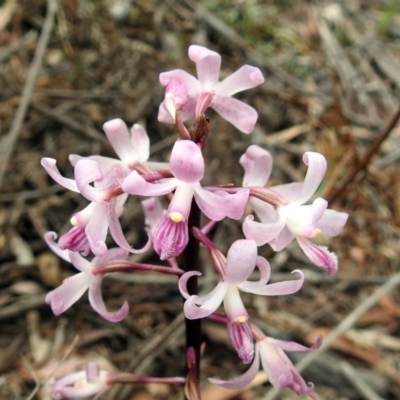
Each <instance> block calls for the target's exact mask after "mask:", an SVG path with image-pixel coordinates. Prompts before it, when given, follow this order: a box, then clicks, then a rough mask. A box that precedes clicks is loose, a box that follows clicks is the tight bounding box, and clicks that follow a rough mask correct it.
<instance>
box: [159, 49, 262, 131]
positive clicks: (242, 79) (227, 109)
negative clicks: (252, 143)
mask: <svg viewBox="0 0 400 400" xmlns="http://www.w3.org/2000/svg"><path fill="white" fill-rule="evenodd" d="M189 58H190V59H191V60H192V61H193V62H194V63H195V64H196V69H197V76H198V79H196V78H195V77H194V76H192V75H190V74H188V73H187V72H186V71H183V70H181V69H175V70H172V71H168V72H163V73H161V74H160V83H161V85H162V86H164V87H166V97H165V100H164V101H163V102H162V103H161V105H160V108H159V113H158V120H159V121H160V122H166V123H173V122H174V120H175V111H176V110H179V113H180V116H181V118H182V120H183V121H186V120H188V119H190V118H194V117H197V116H199V115H200V114H202V113H204V112H205V111H206V109H207V108H208V107H211V108H213V109H214V110H215V111H216V112H217V113H218V114H220V115H221V116H222V117H223V118H225V119H226V120H227V121H229V122H230V123H231V124H233V125H234V126H235V127H236V128H238V129H239V130H241V131H242V132H244V133H250V132H251V131H252V130H253V129H254V126H255V124H256V122H257V112H256V110H254V108H252V107H250V106H249V105H247V104H245V103H243V102H242V101H240V100H237V99H235V98H233V97H232V96H233V95H234V94H235V93H238V92H241V91H243V90H247V89H251V88H253V87H256V86H258V85H260V84H262V83H263V82H264V77H263V75H262V73H261V71H260V69H259V68H256V67H252V66H250V65H244V66H243V67H241V68H240V69H239V70H237V71H236V72H235V73H233V74H232V75H229V76H228V77H227V78H225V79H224V80H223V81H221V82H219V72H220V68H221V56H220V55H219V54H218V53H216V52H215V51H211V50H209V49H207V48H205V47H202V46H197V45H192V46H190V47H189Z"/></svg>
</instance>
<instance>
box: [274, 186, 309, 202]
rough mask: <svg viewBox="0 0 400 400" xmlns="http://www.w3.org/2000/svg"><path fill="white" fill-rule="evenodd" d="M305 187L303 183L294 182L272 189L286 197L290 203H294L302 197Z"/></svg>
mask: <svg viewBox="0 0 400 400" xmlns="http://www.w3.org/2000/svg"><path fill="white" fill-rule="evenodd" d="M303 185H304V183H303V182H292V183H286V184H284V185H277V186H274V187H271V189H272V190H273V191H274V192H276V193H278V194H279V195H281V196H282V197H284V198H285V199H286V200H287V201H288V202H293V201H295V200H296V199H297V198H298V197H299V196H300V194H301V191H302V190H303Z"/></svg>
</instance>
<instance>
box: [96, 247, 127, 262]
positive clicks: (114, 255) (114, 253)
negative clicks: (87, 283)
mask: <svg viewBox="0 0 400 400" xmlns="http://www.w3.org/2000/svg"><path fill="white" fill-rule="evenodd" d="M128 256H129V252H128V251H127V250H124V249H121V248H119V247H115V248H113V249H109V250H108V251H107V253H106V255H104V256H102V257H94V258H93V260H92V262H91V264H92V265H100V264H103V265H104V264H107V263H109V262H112V261H115V260H126V259H127V258H128Z"/></svg>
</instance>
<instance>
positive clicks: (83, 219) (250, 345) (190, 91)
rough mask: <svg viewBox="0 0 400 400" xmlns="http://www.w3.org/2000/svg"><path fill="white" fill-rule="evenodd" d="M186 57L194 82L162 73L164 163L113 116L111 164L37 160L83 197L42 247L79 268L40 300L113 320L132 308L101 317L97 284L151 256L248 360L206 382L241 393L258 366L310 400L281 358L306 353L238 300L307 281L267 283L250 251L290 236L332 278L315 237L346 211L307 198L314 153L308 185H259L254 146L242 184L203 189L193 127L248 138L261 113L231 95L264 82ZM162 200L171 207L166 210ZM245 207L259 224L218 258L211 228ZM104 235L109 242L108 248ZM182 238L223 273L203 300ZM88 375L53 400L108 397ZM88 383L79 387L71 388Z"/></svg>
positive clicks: (315, 157)
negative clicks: (235, 372)
mask: <svg viewBox="0 0 400 400" xmlns="http://www.w3.org/2000/svg"><path fill="white" fill-rule="evenodd" d="M189 58H190V59H191V60H192V61H193V62H194V63H195V65H196V69H197V76H198V78H197V79H196V78H195V77H193V76H192V75H190V74H188V73H187V72H185V71H183V70H180V69H175V70H172V71H169V72H163V73H162V74H161V75H160V83H161V85H162V86H164V87H165V98H164V100H163V101H162V103H161V105H160V107H159V114H158V120H159V121H161V122H165V123H176V126H177V130H178V134H179V136H180V139H178V140H177V141H176V142H175V143H174V145H173V147H172V151H171V155H170V158H169V161H168V162H159V161H149V157H150V151H149V149H150V140H149V137H148V135H147V133H146V131H145V129H144V128H143V127H142V126H140V125H138V124H135V125H133V127H132V128H131V129H128V127H127V126H126V124H125V123H124V122H123V121H122V120H120V119H113V120H111V121H108V122H106V123H105V124H104V126H103V129H104V132H105V134H106V136H107V138H108V140H109V141H110V143H111V145H112V147H113V148H114V150H115V152H116V154H117V155H118V158H115V159H114V158H108V157H102V156H98V155H96V156H91V157H81V156H78V155H75V154H73V155H70V157H69V161H70V163H71V165H72V167H73V172H74V179H72V178H66V177H64V176H63V175H62V174H61V173H60V172H59V170H58V167H57V165H56V160H54V159H52V158H43V159H42V161H41V163H42V166H43V167H44V168H45V169H46V171H47V172H48V174H49V175H50V177H51V178H53V180H55V181H56V182H57V183H58V184H60V185H62V186H64V187H65V188H66V189H68V190H71V191H74V192H76V193H80V194H81V195H82V196H83V197H85V198H86V199H87V200H88V205H87V206H86V207H85V208H84V209H83V210H81V211H78V212H77V213H75V214H74V215H72V217H71V224H72V228H71V229H70V230H69V231H68V232H66V233H64V234H63V235H61V236H60V238H59V239H58V242H56V239H57V236H58V235H57V233H55V232H48V233H47V234H46V235H45V239H46V241H47V243H48V245H49V246H50V248H51V249H52V250H53V251H54V252H55V253H56V254H58V255H59V256H60V257H61V258H63V259H64V260H65V261H67V262H69V263H71V264H72V265H73V266H74V267H75V268H76V269H78V270H79V271H80V272H79V273H77V274H76V275H74V276H72V277H69V278H67V279H66V280H65V281H64V282H63V283H62V285H61V286H59V287H58V288H56V289H54V290H52V291H51V292H50V293H49V294H48V295H47V297H46V301H47V303H48V304H50V306H51V308H52V310H53V312H54V314H56V315H59V314H61V313H63V312H64V311H66V310H67V309H69V308H70V307H71V306H72V304H74V303H75V302H76V301H77V300H78V299H79V298H80V297H81V296H82V295H83V293H84V292H86V290H88V292H89V302H90V304H91V306H92V307H93V309H94V310H95V311H96V312H98V313H99V314H100V315H101V316H102V317H104V318H105V319H107V320H109V321H111V322H118V321H121V320H122V319H123V318H125V317H126V316H127V314H128V312H129V306H128V304H127V302H124V303H123V304H122V306H121V307H120V309H119V310H117V311H113V312H110V311H108V310H107V308H106V306H105V303H104V301H103V297H102V294H101V282H102V279H103V278H104V277H105V276H106V275H108V274H109V273H112V272H116V271H122V270H123V271H126V270H127V268H130V269H131V270H133V269H135V268H136V269H141V270H143V269H144V270H146V268H147V269H148V270H154V268H153V267H154V266H150V265H149V264H137V263H136V264H135V263H130V261H129V260H128V257H129V254H130V253H135V254H138V253H145V252H147V251H149V250H151V249H153V250H154V251H155V252H156V253H157V254H158V255H159V257H160V259H161V260H166V261H168V263H169V264H170V268H171V269H172V270H173V271H174V273H175V274H176V275H178V276H180V279H179V290H180V293H181V294H182V296H183V298H184V299H185V303H184V314H185V317H186V318H187V319H188V320H194V319H200V318H206V317H210V318H214V319H218V318H220V317H218V314H216V312H217V310H218V309H219V307H220V306H221V305H223V308H224V312H225V315H226V317H222V318H225V319H223V321H224V322H225V323H226V325H227V332H228V336H229V338H230V340H231V343H232V345H233V347H234V349H235V350H236V352H237V353H238V355H239V358H240V359H241V360H242V361H243V362H244V363H247V364H248V363H252V364H251V367H250V369H249V371H248V372H246V373H245V374H244V375H242V376H241V377H239V378H237V379H234V380H232V381H222V380H218V379H212V380H211V381H212V382H213V383H215V384H218V385H221V386H224V387H228V388H239V387H243V386H244V385H247V384H248V383H249V382H251V380H252V379H253V378H254V376H255V374H256V372H257V371H258V368H259V365H260V362H261V365H262V366H263V368H264V370H265V371H266V372H267V374H268V376H269V379H270V382H271V383H272V384H273V385H274V386H275V387H276V388H278V389H282V388H285V387H289V388H291V389H292V390H294V391H295V392H296V393H305V394H307V395H309V396H310V397H314V394H313V386H312V384H306V383H305V382H304V380H303V379H302V377H301V376H300V375H299V374H298V373H297V372H296V370H295V368H294V366H293V365H292V364H291V362H290V361H289V359H288V358H287V356H286V355H285V353H284V352H283V351H284V350H285V351H304V350H308V349H306V348H305V347H304V346H302V345H300V344H296V343H293V342H282V341H279V340H276V339H273V338H270V337H266V336H265V335H264V334H263V333H262V332H261V331H260V329H259V328H257V327H256V326H255V325H254V324H253V323H252V322H251V320H250V314H249V312H248V311H247V310H246V307H245V305H244V303H243V301H242V299H241V295H240V293H241V292H245V293H250V294H253V295H258V296H281V295H290V294H294V293H296V292H298V291H299V290H300V289H301V287H302V285H303V283H304V274H303V272H302V271H300V270H296V271H293V272H294V273H295V274H296V276H297V279H292V280H287V281H282V282H275V283H270V278H271V273H272V271H271V267H270V264H269V262H268V261H267V260H266V259H265V258H264V257H261V256H259V255H258V247H260V246H263V245H265V244H267V243H268V244H269V245H270V246H271V247H272V248H273V250H275V251H280V250H282V249H284V248H285V247H286V246H288V245H289V244H290V243H291V242H292V241H293V240H296V241H297V243H298V244H299V245H300V247H301V248H302V250H303V251H304V253H305V254H306V256H307V257H308V258H309V259H310V261H311V262H312V263H313V264H315V265H317V266H318V267H321V268H324V269H326V271H327V272H328V274H329V275H331V274H334V273H335V272H336V271H337V269H338V261H337V257H336V255H335V254H334V253H332V252H330V251H329V250H328V249H327V248H325V247H323V246H318V245H316V244H314V243H313V242H312V239H313V238H315V237H316V236H318V235H320V234H325V235H326V236H336V235H338V234H339V233H340V231H341V230H342V229H343V227H344V225H345V223H346V220H347V217H348V215H347V214H345V213H342V212H337V211H334V210H331V209H328V204H327V202H326V200H324V199H322V198H321V197H318V196H315V195H316V193H318V188H319V186H320V184H321V182H322V179H323V177H324V175H325V172H326V168H327V162H326V160H325V158H324V156H323V155H321V154H318V153H315V152H311V151H309V152H306V153H305V154H304V156H303V162H304V163H305V164H306V166H307V168H308V169H307V173H306V176H305V179H304V182H294V183H289V184H283V185H279V186H274V187H271V188H267V187H265V185H266V184H267V182H268V179H269V177H270V174H271V171H272V157H271V155H270V153H269V152H268V151H266V150H264V149H262V148H260V147H258V146H255V145H252V146H250V147H249V148H248V149H247V151H246V152H245V153H244V154H243V156H242V157H241V159H240V164H241V165H242V167H243V168H244V178H243V186H242V187H239V188H235V187H232V186H231V185H228V184H227V185H226V186H212V185H207V186H204V185H202V180H203V178H204V176H205V174H206V164H205V161H204V158H203V153H202V151H203V149H204V147H205V141H206V140H208V139H207V136H208V131H207V132H205V131H204V132H203V131H199V132H196V129H203V128H199V126H201V124H198V125H196V124H197V123H198V122H199V121H203V122H204V121H205V120H206V119H205V117H204V113H205V112H206V111H207V109H208V108H213V109H214V110H215V111H216V112H217V113H218V114H220V115H221V116H222V117H224V118H225V119H227V120H228V121H229V122H231V123H232V124H233V125H234V126H235V127H236V128H237V129H239V130H241V131H242V132H244V133H250V132H251V131H252V130H253V129H254V127H255V124H256V122H257V112H256V111H255V110H254V109H253V108H252V107H251V106H249V105H247V104H245V103H244V102H242V101H240V100H237V99H235V98H233V97H232V96H233V95H234V94H236V93H238V92H240V91H243V90H246V89H250V88H254V87H256V86H258V85H260V84H262V83H263V82H264V78H263V75H262V73H261V71H260V70H259V69H258V68H256V67H253V66H249V65H245V66H243V67H242V68H240V69H239V70H237V71H236V72H234V73H233V74H232V75H230V76H228V77H226V78H225V79H224V80H222V81H220V80H219V73H220V68H221V56H220V55H219V54H218V53H216V52H214V51H212V50H209V49H207V48H205V47H202V46H197V45H193V46H190V48H189ZM202 118H203V119H202ZM189 120H192V121H193V125H192V126H191V127H190V128H189V129H187V128H186V127H185V126H184V125H183V122H185V121H189ZM129 196H137V197H139V198H140V199H141V200H142V206H143V212H144V217H145V224H143V225H142V226H141V225H140V224H139V225H138V229H139V230H140V231H143V233H144V235H143V236H144V237H145V236H146V232H147V236H148V238H147V240H146V242H145V241H143V242H145V244H144V245H142V247H140V246H139V247H138V248H133V247H132V245H131V244H130V243H128V241H127V239H126V238H125V236H124V233H123V229H122V227H121V222H120V218H121V217H123V213H124V208H125V207H126V203H127V199H128V197H129ZM162 198H163V199H164V200H161V199H162ZM163 201H164V202H165V201H168V205H167V206H166V208H165V209H164V207H163V205H162V204H163ZM194 207H197V208H198V209H199V210H200V211H201V213H202V214H203V215H204V216H205V217H207V218H208V220H209V222H208V224H207V225H206V226H205V227H203V229H202V228H201V227H200V226H192V225H191V222H190V217H191V213H192V211H193V209H194ZM249 208H251V209H252V210H253V211H254V214H255V216H254V215H248V216H247V217H245V219H244V222H243V234H244V237H245V238H244V239H239V240H236V241H235V242H233V243H229V245H230V247H229V250H228V252H227V255H226V256H225V255H224V254H223V253H222V252H220V251H219V250H218V249H217V247H216V246H215V245H214V243H213V242H212V241H211V240H210V239H209V238H208V236H207V232H209V231H210V229H211V228H212V227H214V226H215V225H216V224H217V223H218V222H219V221H222V220H223V219H225V218H230V219H234V220H240V219H241V218H242V217H243V216H244V213H245V210H246V209H249ZM255 217H257V219H256V218H255ZM108 233H110V236H111V238H112V240H113V241H114V242H115V244H116V247H114V248H111V249H110V248H109V244H108V243H109V240H108V236H109V235H108ZM190 239H193V240H198V242H200V243H202V244H203V245H204V246H205V247H206V248H207V249H208V251H209V253H210V255H211V262H212V264H213V266H214V268H215V270H216V272H217V274H218V276H219V280H218V283H217V284H216V286H215V288H214V289H213V290H211V291H210V292H209V293H207V294H204V295H199V294H198V293H197V292H196V293H193V291H192V289H189V285H190V282H191V281H190V280H195V279H197V278H198V277H199V276H201V275H202V274H201V272H200V271H198V270H195V269H191V266H190V265H189V266H187V265H186V269H185V271H186V272H185V273H183V271H182V270H180V269H179V268H178V264H179V260H178V259H177V257H179V256H180V255H181V254H182V253H183V252H184V250H185V249H186V248H187V245H188V243H189V240H190ZM197 244H198V243H197ZM90 253H93V257H91V260H90V261H89V260H88V259H87V258H86V257H88V256H89V255H90ZM162 268H164V270H165V268H166V267H160V268H159V270H160V271H161V270H162ZM255 272H256V273H258V274H259V275H258V276H259V278H258V280H254V278H253V274H254V273H255ZM319 344H320V342H318V343H316V344H315V345H314V346H313V347H312V348H311V349H314V348H317V347H318V346H319ZM89 375H90V374H88V373H86V375H85V373H78V374H76V375H73V376H71V377H69V378H68V379H67V378H66V379H65V380H59V381H56V382H54V383H53V388H54V398H60V399H61V398H69V397H70V396H72V395H74V396H75V395H84V394H92V393H96V392H95V391H96V390H98V392H100V391H102V390H105V388H106V387H107V385H106V384H105V380H104V379H103V378H104V377H103V375H102V374H100V375H99V374H97V375H96V377H95V378H94V379H89ZM85 377H87V378H85ZM85 379H86V383H85V384H84V387H85V390H82V391H77V390H75V389H71V388H68V387H67V386H68V385H69V384H70V383H71V384H74V383H75V382H77V381H78V380H79V381H83V380H85Z"/></svg>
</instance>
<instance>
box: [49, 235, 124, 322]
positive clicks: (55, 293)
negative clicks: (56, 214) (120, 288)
mask: <svg viewBox="0 0 400 400" xmlns="http://www.w3.org/2000/svg"><path fill="white" fill-rule="evenodd" d="M44 238H45V240H46V242H47V244H48V245H49V247H50V248H51V249H52V250H53V251H54V252H55V253H56V254H57V255H58V256H59V257H61V258H63V259H64V260H65V261H68V262H70V263H72V265H73V266H74V267H75V268H76V269H78V270H79V271H81V272H80V273H79V274H76V275H74V276H71V277H69V278H67V279H65V280H64V282H63V283H62V285H61V286H59V287H58V288H56V289H54V290H52V291H51V292H49V293H48V294H47V296H46V303H47V304H50V306H51V309H52V310H53V313H54V314H55V315H60V314H61V313H63V312H64V311H66V310H67V309H68V308H70V307H71V306H72V304H74V303H75V302H76V301H78V300H79V299H80V297H81V296H82V295H83V293H85V292H86V290H88V289H89V302H90V305H91V306H92V308H93V309H94V310H95V311H96V312H98V313H99V314H100V315H101V316H102V317H103V318H104V319H106V320H108V321H110V322H119V321H121V320H123V319H124V318H125V317H126V316H127V314H128V311H129V306H128V303H127V302H126V301H125V302H124V304H123V305H122V306H121V308H120V309H119V310H118V311H113V312H110V311H107V309H106V306H105V304H104V301H103V298H102V295H101V282H102V280H103V277H104V276H105V275H102V274H94V273H93V270H94V268H95V267H96V266H98V265H101V264H105V263H107V262H110V261H113V260H126V259H127V258H128V252H127V251H126V250H123V249H118V248H117V249H110V250H108V251H107V253H106V254H105V255H104V256H103V257H95V258H94V259H93V260H92V262H89V261H87V260H86V259H84V258H83V257H82V256H81V255H80V254H79V253H76V252H73V251H70V250H62V249H60V247H59V246H58V245H57V243H56V242H55V240H56V238H57V234H56V233H55V232H47V233H46V234H45V236H44Z"/></svg>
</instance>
